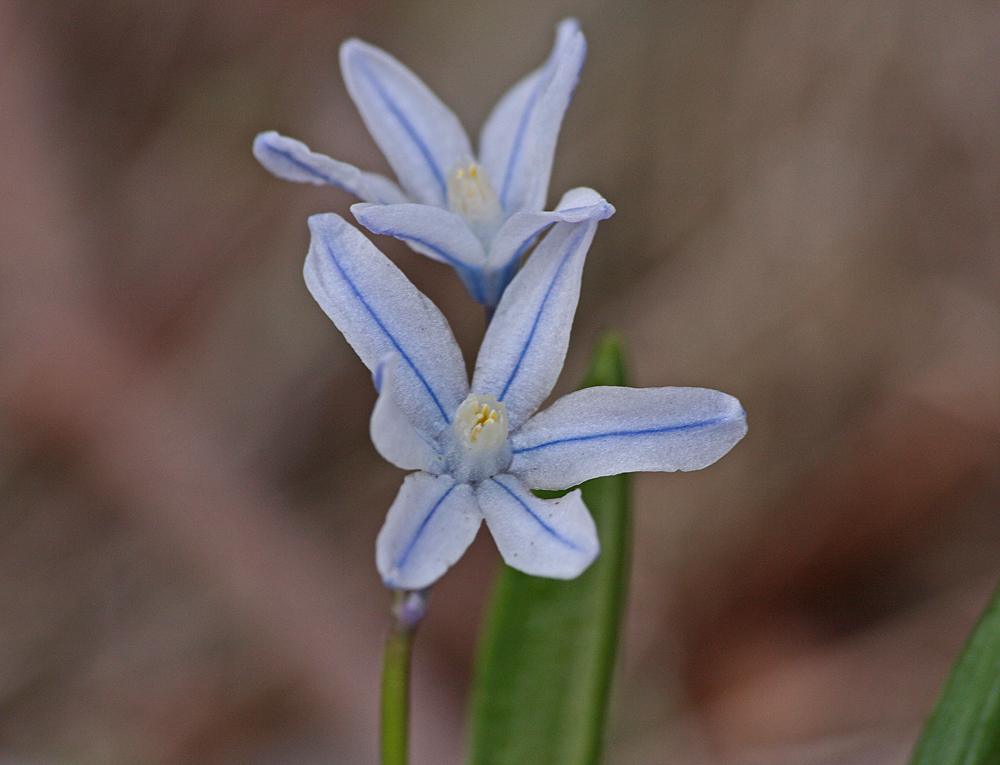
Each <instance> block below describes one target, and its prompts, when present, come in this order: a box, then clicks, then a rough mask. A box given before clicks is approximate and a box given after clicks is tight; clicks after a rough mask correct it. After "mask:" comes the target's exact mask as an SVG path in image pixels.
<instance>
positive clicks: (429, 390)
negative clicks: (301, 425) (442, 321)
mask: <svg viewBox="0 0 1000 765" xmlns="http://www.w3.org/2000/svg"><path fill="white" fill-rule="evenodd" d="M324 244H325V245H326V252H327V255H329V256H330V260H331V261H332V262H333V265H334V266H336V267H337V270H338V271H339V272H340V276H341V278H343V280H344V281H345V282H346V283H347V286H348V287H350V288H351V291H352V292H353V293H354V296H355V297H356V298H357V299H358V300H359V301H360V302H361V305H363V306H364V307H365V309H366V310H367V311H368V313H369V314H371V317H372V320H373V321H374V322H375V323H376V324H377V325H378V328H379V329H381V330H382V332H384V333H385V336H386V337H387V338H389V342H390V343H392V347H393V348H395V349H396V350H397V351H399V355H400V356H401V357H402V358H403V360H404V361H405V362H406V363H407V364H409V365H410V369H412V370H413V374H415V375H416V376H417V379H418V380H420V382H421V384H422V385H423V386H424V388H425V389H426V390H427V394H428V395H429V396H430V397H431V400H433V401H434V404H435V405H436V406H437V408H438V411H439V412H441V417H443V418H444V421H445V422H446V423H448V424H451V418H450V417H449V416H448V413H447V412H446V411H445V410H444V407H443V406H441V402H440V401H439V400H438V397H437V396H436V395H435V393H434V389H433V388H431V386H430V383H428V382H427V379H426V378H425V377H424V376H423V375H422V374H421V373H420V370H419V369H417V365H416V364H414V363H413V359H411V358H410V355H409V354H408V353H407V352H406V351H404V350H403V347H402V346H401V345H400V344H399V343H398V342H396V338H395V337H393V335H392V333H391V332H390V331H389V330H388V329H386V326H385V324H383V323H382V320H381V319H380V318H379V316H378V314H376V313H375V311H374V310H373V309H372V307H371V306H370V305H368V301H367V300H365V299H364V297H363V296H362V295H361V291H360V290H358V288H357V286H356V285H355V284H354V282H353V281H351V278H350V277H349V276H348V275H347V272H346V271H344V267H343V266H341V265H340V262H339V261H338V260H337V256H336V255H334V253H333V248H332V247H330V245H329V244H327V243H326V242H324Z"/></svg>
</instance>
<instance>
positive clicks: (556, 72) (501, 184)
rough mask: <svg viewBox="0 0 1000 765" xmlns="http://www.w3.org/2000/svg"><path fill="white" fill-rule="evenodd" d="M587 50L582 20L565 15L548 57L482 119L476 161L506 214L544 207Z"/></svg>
mask: <svg viewBox="0 0 1000 765" xmlns="http://www.w3.org/2000/svg"><path fill="white" fill-rule="evenodd" d="M586 54H587V42H586V40H584V38H583V33H582V32H581V31H580V25H579V24H578V23H577V21H576V20H575V19H566V20H564V21H563V22H562V23H560V24H559V27H558V28H557V30H556V43H555V47H554V48H553V49H552V54H551V55H550V56H549V59H548V61H546V62H545V64H544V65H543V66H542V67H541V68H540V69H538V70H536V71H535V72H534V73H532V74H530V75H528V76H527V77H525V78H524V79H523V80H521V81H520V82H519V83H518V84H517V85H515V86H514V87H513V88H511V89H510V90H509V91H507V93H506V94H505V95H504V96H503V98H501V99H500V101H499V102H498V103H497V105H496V107H494V109H493V112H492V113H491V114H490V116H489V118H488V119H487V120H486V123H485V124H484V125H483V130H482V133H481V135H480V139H479V154H480V161H481V162H482V163H483V165H484V166H485V167H486V170H487V171H488V172H489V174H490V178H492V179H493V183H494V185H495V187H496V189H497V195H498V197H499V199H500V205H501V206H502V207H503V210H504V212H505V213H506V214H507V215H512V214H514V213H516V212H520V211H521V210H529V211H536V210H541V209H542V208H544V207H545V197H546V195H547V194H548V189H549V176H550V175H551V173H552V158H553V156H554V154H555V149H556V140H557V139H558V137H559V128H560V127H561V125H562V119H563V115H564V114H565V113H566V107H568V106H569V101H570V97H571V96H572V95H573V88H574V87H576V82H577V79H578V78H579V75H580V68H581V67H582V66H583V59H584V57H585V56H586Z"/></svg>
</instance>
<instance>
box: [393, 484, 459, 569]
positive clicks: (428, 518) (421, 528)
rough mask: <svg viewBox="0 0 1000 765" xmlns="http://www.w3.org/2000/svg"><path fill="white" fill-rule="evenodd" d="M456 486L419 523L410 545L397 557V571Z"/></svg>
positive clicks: (453, 485)
mask: <svg viewBox="0 0 1000 765" xmlns="http://www.w3.org/2000/svg"><path fill="white" fill-rule="evenodd" d="M456 486H458V484H457V483H453V484H452V485H451V486H449V487H448V491H446V492H445V493H444V494H442V495H441V496H440V497H439V498H438V501H437V502H435V503H434V507H432V508H431V510H430V512H429V513H427V515H426V516H425V517H424V519H423V520H422V521H421V522H420V526H419V527H418V528H417V530H416V533H414V535H413V538H412V539H411V540H410V543H409V544H408V545H407V546H406V549H405V550H403V554H402V555H401V556H400V557H399V560H398V561H396V569H397V570H398V569H401V568H402V567H403V566H405V565H406V559H407V558H409V557H410V553H411V552H413V548H414V547H416V546H417V542H418V541H420V537H421V535H422V534H423V533H424V530H425V529H426V528H427V524H428V523H430V522H431V518H433V517H434V513H436V512H437V509H438V508H439V507H441V503H442V502H444V501H445V500H446V499H447V498H448V495H449V494H451V493H452V491H454V490H455V487H456Z"/></svg>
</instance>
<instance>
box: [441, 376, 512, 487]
mask: <svg viewBox="0 0 1000 765" xmlns="http://www.w3.org/2000/svg"><path fill="white" fill-rule="evenodd" d="M445 453H446V460H447V462H448V472H449V473H451V475H453V476H454V477H455V478H456V479H457V480H459V481H464V482H468V483H475V482H476V481H481V480H483V479H484V478H489V477H490V476H493V475H496V474H497V473H502V472H503V471H504V470H506V469H507V468H508V467H509V466H510V461H511V457H512V453H511V446H510V443H509V442H508V440H507V408H506V407H505V406H504V405H503V402H502V401H497V400H496V398H495V397H493V396H476V395H472V396H469V397H468V398H467V399H465V401H463V402H462V405H461V406H459V407H458V411H457V412H456V413H455V419H454V422H452V426H451V428H450V433H449V434H448V436H447V438H446V444H445Z"/></svg>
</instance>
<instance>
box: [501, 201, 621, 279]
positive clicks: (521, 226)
mask: <svg viewBox="0 0 1000 765" xmlns="http://www.w3.org/2000/svg"><path fill="white" fill-rule="evenodd" d="M614 212H615V208H614V207H612V206H611V205H610V204H608V202H607V201H606V200H605V199H604V197H602V196H601V195H600V194H598V193H597V192H596V191H594V190H593V189H588V188H586V187H585V186H581V187H579V188H575V189H570V190H569V191H567V192H566V193H565V194H563V197H562V199H560V200H559V204H558V205H557V206H556V209H555V210H552V211H550V212H546V211H542V212H528V211H524V212H519V213H514V214H513V215H512V216H511V217H510V218H508V219H507V220H506V221H505V222H504V224H503V225H502V226H501V227H500V230H499V231H497V233H496V234H495V235H494V237H493V240H492V241H491V242H490V251H489V255H487V257H486V263H487V266H488V267H489V268H490V269H493V270H500V269H503V268H507V267H508V266H509V265H510V264H512V263H514V262H515V261H517V260H519V259H520V257H521V256H522V255H524V253H525V252H526V251H527V250H528V248H529V247H530V246H531V245H532V243H533V242H534V241H535V237H537V236H538V235H539V234H540V233H541V232H543V231H544V230H545V229H546V228H548V227H549V226H551V225H552V224H553V223H580V222H581V221H585V220H605V219H607V218H610V217H611V216H612V215H614ZM504 287H506V285H504ZM501 291H502V288H501Z"/></svg>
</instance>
